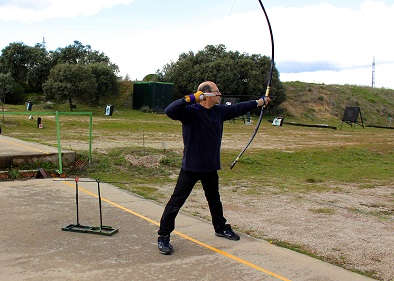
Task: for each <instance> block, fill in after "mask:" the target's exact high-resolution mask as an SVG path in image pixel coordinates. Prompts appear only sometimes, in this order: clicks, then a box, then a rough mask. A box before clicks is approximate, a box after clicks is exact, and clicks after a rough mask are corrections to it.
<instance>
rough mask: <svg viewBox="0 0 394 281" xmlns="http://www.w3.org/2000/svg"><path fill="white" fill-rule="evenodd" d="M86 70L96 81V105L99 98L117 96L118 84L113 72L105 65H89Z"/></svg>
mask: <svg viewBox="0 0 394 281" xmlns="http://www.w3.org/2000/svg"><path fill="white" fill-rule="evenodd" d="M87 67H88V69H89V70H90V71H91V73H92V74H93V75H94V77H95V79H96V84H97V89H96V91H95V92H96V93H95V102H96V103H98V102H99V100H100V97H111V96H117V95H118V94H119V84H118V81H117V77H116V75H115V74H114V72H113V70H112V69H111V68H110V67H109V66H108V65H107V64H105V63H92V64H89V65H88V66H87Z"/></svg>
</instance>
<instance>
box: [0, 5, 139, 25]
mask: <svg viewBox="0 0 394 281" xmlns="http://www.w3.org/2000/svg"><path fill="white" fill-rule="evenodd" d="M133 1H134V0H109V1H106V0H83V1H80V0H68V1H58V0H38V1H15V0H13V1H6V3H4V4H2V5H0V18H1V19H2V20H5V21H21V22H37V21H44V20H47V19H53V18H73V17H77V16H91V15H94V14H97V13H98V12H99V11H101V10H102V9H104V8H110V7H112V6H114V5H119V4H130V3H132V2H133Z"/></svg>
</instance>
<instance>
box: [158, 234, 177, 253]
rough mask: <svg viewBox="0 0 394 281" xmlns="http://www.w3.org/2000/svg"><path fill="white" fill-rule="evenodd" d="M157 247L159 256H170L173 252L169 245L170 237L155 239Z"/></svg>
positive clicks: (161, 236)
mask: <svg viewBox="0 0 394 281" xmlns="http://www.w3.org/2000/svg"><path fill="white" fill-rule="evenodd" d="M157 246H158V247H159V252H160V254H163V255H171V254H172V253H173V252H174V249H173V248H172V245H171V243H170V235H165V236H164V235H160V236H159V238H157Z"/></svg>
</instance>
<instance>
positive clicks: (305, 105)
mask: <svg viewBox="0 0 394 281" xmlns="http://www.w3.org/2000/svg"><path fill="white" fill-rule="evenodd" d="M284 86H285V90H286V96H287V100H286V101H285V102H284V103H283V104H282V105H281V110H282V112H283V116H284V117H285V118H286V117H287V118H290V119H293V118H294V119H297V120H304V121H310V122H312V121H313V122H315V121H327V122H330V121H331V122H333V121H335V120H338V119H339V121H341V120H342V117H343V113H344V110H345V108H346V107H347V106H358V107H360V109H361V114H362V117H363V121H364V124H365V125H370V126H372V125H373V126H376V125H378V126H389V117H390V118H393V117H394V90H392V89H385V88H371V87H365V86H354V85H325V84H314V83H304V82H298V81H296V82H284ZM393 123H394V122H393ZM392 126H394V124H392Z"/></svg>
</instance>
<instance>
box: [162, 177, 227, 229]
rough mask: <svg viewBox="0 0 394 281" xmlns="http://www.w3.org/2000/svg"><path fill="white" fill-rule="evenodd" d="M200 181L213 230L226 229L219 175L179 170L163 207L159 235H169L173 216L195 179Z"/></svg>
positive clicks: (173, 223) (183, 201) (190, 190)
mask: <svg viewBox="0 0 394 281" xmlns="http://www.w3.org/2000/svg"><path fill="white" fill-rule="evenodd" d="M199 180H200V181H201V184H202V187H203V189H204V193H205V198H206V199H207V201H208V206H209V210H210V212H211V217H212V224H213V227H214V229H215V231H221V230H225V229H226V226H225V225H226V219H225V218H224V217H223V206H222V202H221V201H220V194H219V176H218V173H217V171H214V172H201V173H200V172H188V171H184V170H181V171H180V173H179V177H178V181H177V183H176V186H175V189H174V192H173V194H172V195H171V198H170V200H169V201H168V203H167V205H166V207H165V208H164V212H163V215H162V217H161V220H160V229H159V231H158V234H159V235H169V234H170V233H171V232H172V231H173V230H174V229H175V218H176V216H177V215H178V212H179V210H180V209H181V207H182V206H183V204H184V203H185V202H186V199H187V198H188V197H189V195H190V193H191V192H192V190H193V187H194V185H195V184H196V183H197V181H199Z"/></svg>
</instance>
